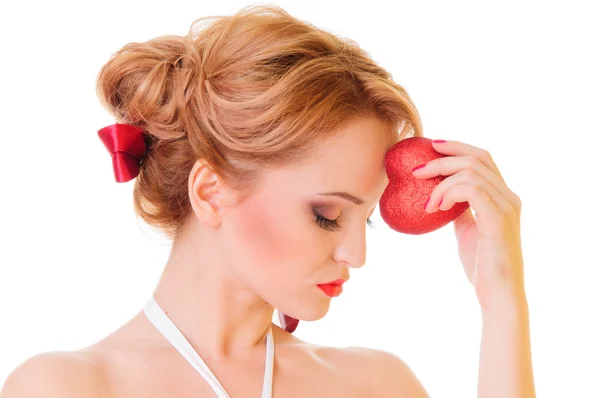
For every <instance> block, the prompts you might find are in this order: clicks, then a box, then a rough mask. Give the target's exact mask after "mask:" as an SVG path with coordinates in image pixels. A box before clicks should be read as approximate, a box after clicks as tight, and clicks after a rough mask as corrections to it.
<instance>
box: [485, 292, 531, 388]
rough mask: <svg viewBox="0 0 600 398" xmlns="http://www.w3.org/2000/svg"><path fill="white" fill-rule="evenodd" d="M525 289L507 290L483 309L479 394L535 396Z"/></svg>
mask: <svg viewBox="0 0 600 398" xmlns="http://www.w3.org/2000/svg"><path fill="white" fill-rule="evenodd" d="M531 362H532V361H531V343H530V337H529V309H528V304H527V299H526V297H525V294H524V292H523V293H521V294H509V293H507V294H505V295H500V296H498V297H497V300H494V302H493V303H490V305H489V306H486V308H484V309H482V336H481V352H480V358H479V382H478V388H477V396H478V397H479V398H496V397H498V398H499V397H502V398H505V397H514V398H535V388H534V382H533V369H532V363H531Z"/></svg>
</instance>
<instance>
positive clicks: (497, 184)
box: [413, 155, 521, 209]
mask: <svg viewBox="0 0 600 398" xmlns="http://www.w3.org/2000/svg"><path fill="white" fill-rule="evenodd" d="M461 170H473V171H474V172H475V173H476V174H477V175H479V176H481V177H482V178H484V179H485V180H486V181H487V182H488V183H489V184H490V185H492V186H493V187H494V188H495V189H496V191H497V192H498V193H499V194H500V195H502V196H504V197H505V198H506V200H507V201H508V202H509V203H510V204H511V205H512V206H513V207H514V208H515V209H520V207H521V200H520V199H519V197H518V196H517V195H516V194H515V193H514V192H513V191H511V190H510V189H509V188H508V187H507V186H506V183H505V182H504V180H502V179H501V178H500V177H498V175H497V174H496V173H494V172H493V171H492V170H490V169H489V168H487V167H486V166H485V165H484V164H483V163H482V162H481V161H480V160H479V158H476V157H473V156H470V155H468V156H461V157H454V156H448V157H443V158H437V159H434V160H431V161H430V162H428V163H427V165H425V167H422V168H420V169H418V170H416V171H414V172H413V174H414V175H415V176H417V177H418V178H431V177H435V176H437V175H444V176H452V175H457V174H459V172H460V171H461ZM461 176H462V177H461V178H462V179H461V180H458V181H457V182H459V183H466V182H467V180H468V179H469V178H470V176H471V175H470V174H465V173H463V174H461ZM447 179H448V178H446V179H445V180H444V181H446V180H447Z"/></svg>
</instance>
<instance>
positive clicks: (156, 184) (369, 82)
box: [97, 5, 422, 238]
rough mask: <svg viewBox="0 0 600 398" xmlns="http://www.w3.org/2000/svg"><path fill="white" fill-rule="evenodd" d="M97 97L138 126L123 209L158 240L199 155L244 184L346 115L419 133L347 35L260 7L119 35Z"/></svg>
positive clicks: (411, 111)
mask: <svg viewBox="0 0 600 398" xmlns="http://www.w3.org/2000/svg"><path fill="white" fill-rule="evenodd" d="M211 18H215V19H216V20H215V21H214V22H213V23H212V24H210V25H208V26H206V27H204V28H201V27H200V22H202V21H203V20H205V19H211ZM97 94H98V98H99V100H100V102H101V103H102V104H103V105H104V106H105V107H106V108H107V109H108V110H109V112H110V113H111V114H112V115H114V117H115V118H116V119H117V121H118V122H120V123H129V124H132V125H135V126H139V127H141V128H143V129H144V131H145V132H146V133H145V134H146V139H147V142H148V144H149V147H148V151H147V154H146V157H145V158H144V160H143V162H142V165H141V169H140V173H139V175H138V177H137V179H136V181H135V186H134V206H135V211H136V213H137V214H138V215H139V216H140V217H141V218H142V219H143V220H144V221H145V222H146V223H148V224H149V225H151V226H153V227H156V228H159V229H161V230H162V231H163V232H164V233H165V234H166V235H167V236H169V237H170V238H174V237H176V236H177V234H178V233H179V232H180V231H181V230H182V228H183V227H184V225H185V222H186V220H187V219H188V217H189V215H190V214H191V212H192V209H191V205H190V203H189V197H188V178H189V173H190V171H191V169H192V167H193V165H194V163H195V162H196V160H198V159H200V158H204V159H205V160H206V161H207V163H208V164H209V166H210V167H211V169H213V170H214V171H215V172H216V173H217V174H218V175H219V176H220V177H221V178H222V179H223V181H224V183H226V184H228V185H229V186H230V187H232V188H234V189H237V190H240V191H241V192H247V191H248V190H249V189H250V188H251V187H252V185H253V184H255V183H256V181H257V179H258V178H259V177H260V175H261V173H260V171H261V167H265V168H268V167H277V166H280V165H289V164H294V163H296V162H301V161H306V160H307V159H308V158H310V153H311V149H312V148H314V146H315V145H317V144H318V143H319V142H321V141H322V140H324V139H325V138H327V137H328V136H330V135H331V134H334V132H335V131H336V130H337V129H339V128H340V127H342V126H343V125H344V124H345V123H347V122H348V121H349V120H350V119H352V118H354V117H358V116H375V117H377V118H378V119H379V120H381V121H382V122H384V123H386V124H387V125H389V126H390V131H391V132H392V133H393V135H394V137H391V139H392V140H394V142H395V141H398V140H400V139H403V138H406V137H409V136H422V126H421V120H420V116H419V114H418V112H417V109H416V108H415V106H414V104H413V103H412V101H411V99H410V98H409V96H408V94H407V92H406V91H405V90H404V89H403V88H402V87H401V86H400V85H398V84H396V83H395V82H394V81H393V80H392V78H391V75H390V73H388V72H387V71H386V70H385V69H383V68H382V67H380V66H378V65H377V64H376V63H375V62H374V61H373V60H372V59H371V58H370V57H369V55H368V54H367V53H366V52H365V51H363V50H362V49H361V48H359V46H358V45H357V44H356V43H355V42H353V41H351V40H349V39H344V38H339V37H336V36H335V35H333V34H332V33H329V32H327V31H324V30H322V29H319V28H317V27H315V26H313V25H311V24H309V23H307V22H305V21H301V20H299V19H296V18H294V17H292V16H291V15H290V14H288V13H287V12H286V11H284V10H283V9H282V8H280V7H278V6H272V5H271V6H265V5H261V6H249V7H246V8H243V9H241V10H240V11H238V12H237V13H236V14H235V15H233V16H219V17H205V18H200V19H198V20H196V21H194V22H193V24H192V26H191V28H190V30H189V32H188V33H187V34H186V35H185V36H174V35H167V36H161V37H157V38H154V39H151V40H148V41H146V42H143V43H128V44H126V45H125V46H123V47H122V48H121V49H120V50H118V51H117V52H116V53H114V54H113V55H112V57H111V58H110V60H109V61H108V62H107V63H106V64H105V65H104V66H103V67H102V68H101V70H100V72H99V74H98V79H97Z"/></svg>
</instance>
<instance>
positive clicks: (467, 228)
mask: <svg viewBox="0 0 600 398" xmlns="http://www.w3.org/2000/svg"><path fill="white" fill-rule="evenodd" d="M432 145H433V149H434V150H436V151H437V152H439V153H442V154H444V155H449V156H446V157H443V158H438V159H434V160H432V161H430V162H428V163H427V165H426V166H425V167H422V168H421V169H419V170H416V171H415V172H413V174H414V175H415V177H417V178H431V177H436V176H439V175H444V176H449V177H447V178H445V179H444V180H443V181H442V182H440V183H439V184H438V185H437V186H436V187H435V189H434V190H433V192H432V194H431V197H430V200H429V203H428V205H427V209H426V211H427V212H428V213H431V212H434V211H440V210H441V211H443V210H448V209H450V208H451V207H452V206H453V205H454V204H455V203H458V202H465V201H468V202H469V205H470V208H469V209H467V210H466V211H465V212H464V213H463V214H462V215H461V216H460V217H458V218H457V219H456V220H454V221H453V223H454V232H455V234H456V240H457V243H458V253H459V257H460V260H461V262H462V264H463V267H464V270H465V273H466V275H467V278H469V281H471V283H472V285H473V287H474V288H475V293H476V295H477V299H478V300H479V303H480V305H481V306H482V308H483V307H486V306H488V305H490V304H491V303H492V302H493V299H494V298H498V297H502V298H504V297H505V296H501V295H505V293H507V292H508V293H509V294H517V295H524V281H523V254H522V249H521V231H520V228H521V226H520V217H521V200H520V199H519V197H518V196H517V195H516V194H515V193H513V192H512V191H511V190H510V189H508V187H507V186H506V183H505V182H504V179H503V178H502V175H501V174H500V171H498V168H497V167H496V165H495V164H494V161H493V160H492V157H491V156H490V154H489V153H488V152H487V151H486V150H483V149H480V148H477V147H474V146H471V145H468V144H465V143H462V142H459V141H447V142H444V143H433V144H432ZM440 202H441V204H440ZM438 204H439V207H438ZM472 211H474V212H475V216H474V217H473V213H472Z"/></svg>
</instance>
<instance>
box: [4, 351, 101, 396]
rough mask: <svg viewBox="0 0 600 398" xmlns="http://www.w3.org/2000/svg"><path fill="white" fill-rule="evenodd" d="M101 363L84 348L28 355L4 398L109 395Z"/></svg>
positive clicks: (6, 387)
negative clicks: (82, 349) (81, 349)
mask: <svg viewBox="0 0 600 398" xmlns="http://www.w3.org/2000/svg"><path fill="white" fill-rule="evenodd" d="M107 387H108V384H107V383H106V379H105V377H104V373H103V371H102V366H101V363H100V362H99V361H98V360H97V358H96V357H95V356H93V355H92V354H91V353H87V352H83V351H73V352H46V353H42V354H38V355H35V356H33V357H31V358H28V359H27V360H25V361H24V362H22V363H21V364H20V365H19V366H17V367H16V368H15V369H14V370H13V371H12V372H11V373H10V374H9V375H8V377H7V378H6V380H5V381H4V385H3V386H2V390H0V398H17V397H18V398H29V397H41V396H44V397H48V398H54V397H61V398H69V397H83V396H85V397H90V398H100V397H102V398H105V397H107V396H108V394H107V392H108V388H107Z"/></svg>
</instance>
